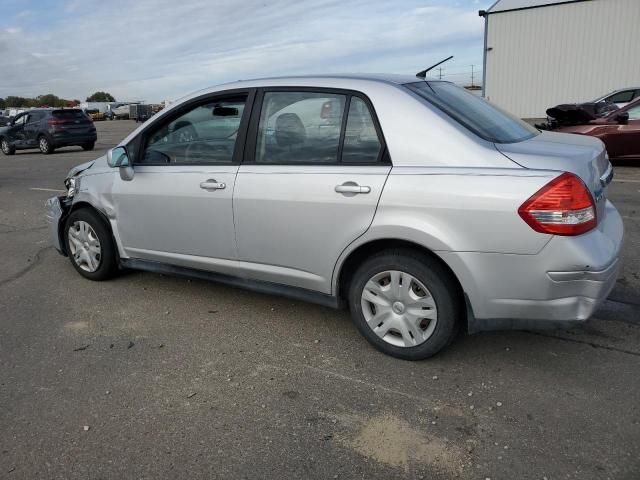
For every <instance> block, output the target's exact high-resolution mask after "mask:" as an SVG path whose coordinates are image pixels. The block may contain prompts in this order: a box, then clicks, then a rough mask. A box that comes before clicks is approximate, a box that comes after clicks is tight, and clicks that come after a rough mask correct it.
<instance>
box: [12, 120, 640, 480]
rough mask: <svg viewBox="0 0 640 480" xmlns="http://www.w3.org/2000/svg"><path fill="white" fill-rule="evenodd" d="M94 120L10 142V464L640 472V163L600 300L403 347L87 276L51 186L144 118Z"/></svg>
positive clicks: (498, 475)
mask: <svg viewBox="0 0 640 480" xmlns="http://www.w3.org/2000/svg"><path fill="white" fill-rule="evenodd" d="M96 126H97V128H98V144H97V145H96V151H94V152H84V151H82V150H81V149H79V148H65V149H61V150H59V151H57V152H56V153H55V154H53V155H50V156H44V155H41V154H39V153H35V152H34V151H25V152H18V153H17V154H16V155H15V156H12V157H6V156H2V155H0V478H9V479H12V478H21V479H22V478H24V479H36V478H46V479H75V478H83V479H111V478H136V479H160V478H167V479H176V478H190V479H191V478H207V479H212V478H221V479H222V478H224V479H230V478H251V479H253V478H255V479H261V478H268V479H288V478H328V479H333V478H384V479H390V478H424V479H448V478H462V479H481V480H484V479H486V478H490V479H492V480H497V479H540V480H542V479H544V478H547V479H549V480H551V479H560V478H562V479H580V480H585V479H598V480H603V479H616V480H618V479H628V480H637V479H638V478H640V400H639V399H640V375H638V371H639V369H640V255H639V254H638V250H639V247H640V221H639V220H640V214H639V212H638V209H639V208H638V207H639V206H640V203H639V202H640V168H638V167H635V166H633V165H616V168H615V175H616V177H615V180H614V183H613V184H612V187H611V188H610V192H609V193H610V195H609V196H610V198H611V200H612V201H613V202H614V203H615V204H616V206H617V207H618V209H619V210H620V212H621V214H622V215H623V217H624V221H625V226H626V241H625V242H626V243H625V250H624V259H623V262H624V267H623V272H622V274H621V277H620V279H619V281H618V284H617V286H616V288H615V289H614V291H613V292H612V294H611V296H610V298H609V300H608V301H607V302H606V303H605V304H604V305H603V307H602V309H601V310H600V311H599V312H598V313H597V314H596V316H595V318H594V319H592V320H590V321H589V322H588V323H587V324H586V325H585V326H584V327H583V328H579V329H575V330H570V331H566V330H561V331H554V332H545V333H528V332H497V333H486V334H480V335H475V336H467V337H461V338H460V339H458V340H457V341H456V342H455V343H454V345H453V346H452V347H450V348H449V349H448V350H447V351H445V352H444V353H442V354H440V355H438V356H437V357H435V358H433V359H431V360H428V361H424V362H418V363H410V362H404V361H400V360H396V359H393V358H391V357H387V356H384V355H382V354H380V353H378V352H376V351H374V350H373V349H372V348H371V347H370V346H369V345H368V344H367V343H366V342H365V340H364V339H363V338H362V337H361V336H360V335H359V334H358V332H357V331H356V330H355V328H354V327H353V326H352V324H351V322H350V320H349V316H348V313H347V312H346V311H334V310H331V309H328V308H323V307H319V306H316V305H309V304H305V303H301V302H296V301H292V300H287V299H282V298H278V297H272V296H267V295H261V294H256V293H251V292H247V291H243V290H238V289H234V288H231V287H226V286H221V285H217V284H213V283H206V282H202V281H195V280H186V279H184V278H173V277H167V276H162V275H158V274H151V273H139V272H127V273H125V274H123V275H121V276H120V277H118V278H117V279H115V280H113V281H110V282H105V283H93V282H90V281H87V280H84V279H83V278H81V277H80V276H79V275H78V274H77V273H76V272H75V271H74V270H73V268H72V266H71V264H70V263H69V261H68V260H67V259H66V258H64V257H62V256H60V255H58V254H57V253H56V252H55V251H54V250H53V248H52V247H50V246H49V242H48V232H47V230H46V226H45V220H44V208H43V204H44V201H45V200H46V199H47V198H48V197H50V196H53V195H56V194H58V193H57V192H56V191H55V190H60V189H62V188H63V186H62V181H63V179H64V177H65V175H66V173H67V171H68V170H69V169H70V168H71V167H72V166H74V165H76V164H78V163H82V162H84V161H86V160H90V159H93V158H95V157H97V156H99V155H101V154H102V153H103V152H104V151H105V150H106V149H107V148H109V147H111V146H113V145H115V144H116V143H117V142H118V141H120V140H121V139H122V138H123V137H124V136H125V135H126V134H127V133H128V132H130V131H131V130H132V129H133V128H134V127H135V124H134V123H133V122H130V121H119V122H102V123H97V124H96ZM87 428H88V429H87Z"/></svg>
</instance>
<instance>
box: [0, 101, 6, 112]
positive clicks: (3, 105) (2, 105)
mask: <svg viewBox="0 0 640 480" xmlns="http://www.w3.org/2000/svg"><path fill="white" fill-rule="evenodd" d="M5 108H7V103H6V102H5V101H4V98H0V110H4V109H5Z"/></svg>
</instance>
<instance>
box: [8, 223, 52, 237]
mask: <svg viewBox="0 0 640 480" xmlns="http://www.w3.org/2000/svg"><path fill="white" fill-rule="evenodd" d="M0 227H4V228H7V229H8V230H4V231H0V235H2V234H5V233H16V232H33V231H35V230H44V229H45V228H47V225H42V226H40V227H28V228H19V227H16V226H15V225H9V224H8V223H0Z"/></svg>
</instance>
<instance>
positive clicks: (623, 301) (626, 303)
mask: <svg viewBox="0 0 640 480" xmlns="http://www.w3.org/2000/svg"><path fill="white" fill-rule="evenodd" d="M607 300H609V301H610V302H615V303H621V304H623V305H629V306H630V307H640V303H636V302H629V301H627V300H618V299H616V298H612V297H608V298H607Z"/></svg>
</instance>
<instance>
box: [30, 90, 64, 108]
mask: <svg viewBox="0 0 640 480" xmlns="http://www.w3.org/2000/svg"><path fill="white" fill-rule="evenodd" d="M35 103H36V105H35V106H37V107H43V106H47V107H64V106H65V103H66V101H65V100H64V99H62V98H60V97H58V96H57V95H54V94H53V93H48V94H46V95H38V96H37V97H36V99H35Z"/></svg>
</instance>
